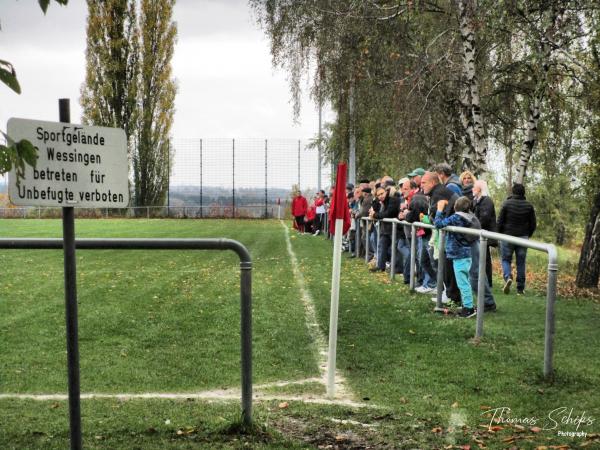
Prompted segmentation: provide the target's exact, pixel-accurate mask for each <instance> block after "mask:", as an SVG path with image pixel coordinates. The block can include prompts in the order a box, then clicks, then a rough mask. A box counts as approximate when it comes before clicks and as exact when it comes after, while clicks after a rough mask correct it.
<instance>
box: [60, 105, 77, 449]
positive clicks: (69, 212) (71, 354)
mask: <svg viewBox="0 0 600 450" xmlns="http://www.w3.org/2000/svg"><path fill="white" fill-rule="evenodd" d="M58 110H59V120H60V121H61V122H64V123H69V122H71V109H70V105H69V99H68V98H61V99H59V100H58ZM62 212H63V218H62V222H63V223H62V224H63V251H64V266H65V316H66V322H67V373H68V381H69V423H70V433H71V449H73V450H75V449H81V445H82V443H81V403H80V398H79V339H78V334H79V331H78V323H77V268H76V265H75V212H74V209H73V207H72V206H67V207H64V208H63V209H62Z"/></svg>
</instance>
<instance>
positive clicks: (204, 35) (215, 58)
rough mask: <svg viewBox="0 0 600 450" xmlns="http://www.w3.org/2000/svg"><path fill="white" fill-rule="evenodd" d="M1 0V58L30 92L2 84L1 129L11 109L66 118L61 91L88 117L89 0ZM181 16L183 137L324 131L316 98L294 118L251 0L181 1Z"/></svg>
mask: <svg viewBox="0 0 600 450" xmlns="http://www.w3.org/2000/svg"><path fill="white" fill-rule="evenodd" d="M1 2H2V10H1V11H0V21H1V22H0V24H1V26H2V30H1V31H0V59H3V60H7V61H10V62H11V63H12V64H13V65H14V66H15V68H16V70H17V75H18V78H19V81H20V83H21V89H22V91H23V92H22V94H21V95H17V94H15V93H14V92H12V91H11V90H10V89H8V88H7V87H6V86H4V85H3V84H0V129H3V130H5V129H6V122H7V120H8V119H9V118H10V117H22V118H28V119H36V120H49V121H58V101H57V99H58V98H70V99H71V121H72V122H78V123H80V122H81V120H80V118H81V107H80V106H79V92H80V87H81V84H82V83H83V81H84V76H85V26H86V17H87V6H86V3H85V1H83V0H70V1H69V4H68V6H66V7H62V6H60V5H58V4H57V3H55V2H51V4H50V7H49V8H48V12H47V14H46V16H44V14H43V13H42V11H41V10H40V8H39V6H38V2H37V1H35V0H18V1H17V0H1ZM174 20H175V21H176V22H177V25H178V42H177V44H176V46H175V55H174V58H173V72H174V76H175V78H176V80H177V84H178V92H177V97H176V100H175V105H176V112H175V121H174V125H173V129H172V136H173V137H174V138H189V137H224V138H225V137H235V138H294V139H304V138H310V137H313V136H315V135H316V133H317V129H318V114H317V111H316V108H315V105H314V104H312V103H311V102H310V100H309V99H308V96H306V98H305V100H304V102H303V108H302V114H301V117H300V123H299V124H294V121H293V117H292V105H291V103H290V94H289V88H288V84H287V80H286V74H285V73H283V72H282V71H281V70H276V69H273V68H272V66H271V57H270V54H269V43H268V40H267V38H266V37H265V35H264V33H263V31H262V30H260V29H259V28H258V26H257V25H256V24H255V20H254V18H253V17H252V14H251V11H250V8H249V7H248V6H247V3H246V1H245V0H179V1H178V2H177V4H176V6H175V12H174ZM330 116H331V113H330V112H326V113H325V116H324V120H327V119H328V118H330Z"/></svg>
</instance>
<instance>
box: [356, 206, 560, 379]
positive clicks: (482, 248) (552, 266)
mask: <svg viewBox="0 0 600 450" xmlns="http://www.w3.org/2000/svg"><path fill="white" fill-rule="evenodd" d="M357 221H358V222H360V220H357ZM362 221H364V223H365V224H366V232H365V261H366V262H368V255H369V227H368V222H376V220H373V219H369V218H368V217H363V218H362ZM383 221H384V222H390V223H391V224H392V239H391V241H392V242H391V246H392V248H391V250H392V251H391V261H390V279H391V280H394V277H395V263H396V245H397V244H396V234H397V233H396V228H397V226H398V225H403V226H409V227H410V228H411V243H410V289H411V291H414V289H415V279H416V240H417V239H416V237H417V236H416V232H417V229H418V228H427V229H430V230H435V229H436V228H435V226H433V225H430V224H426V223H422V222H413V223H410V222H406V221H401V220H398V219H383ZM439 232H440V234H439V241H438V245H439V258H438V270H437V302H436V310H437V311H443V304H442V293H443V289H444V282H443V280H444V267H445V261H446V253H445V250H444V247H445V237H446V233H447V232H450V233H460V234H466V235H470V236H477V237H479V267H478V285H477V325H476V330H475V338H477V339H479V338H481V337H482V336H483V316H484V314H483V313H484V291H485V283H486V278H487V277H486V273H485V260H486V257H487V251H488V239H494V240H497V241H501V242H507V243H510V244H514V245H518V246H521V247H526V248H531V249H533V250H539V251H542V252H544V253H547V254H548V287H547V292H546V323H545V337H544V376H545V377H546V378H548V377H550V376H551V375H552V372H553V367H552V359H553V353H554V333H555V317H554V306H555V303H556V283H557V277H558V253H557V251H556V247H555V246H554V245H553V244H546V243H543V242H536V241H531V240H529V239H523V238H519V237H515V236H509V235H506V234H501V233H494V232H491V231H487V230H475V229H472V228H463V227H454V226H448V227H445V228H441V229H439ZM377 233H378V238H379V227H378V230H377ZM359 238H360V234H358V233H357V240H360V239H359ZM378 240H379V239H378ZM357 255H358V253H357Z"/></svg>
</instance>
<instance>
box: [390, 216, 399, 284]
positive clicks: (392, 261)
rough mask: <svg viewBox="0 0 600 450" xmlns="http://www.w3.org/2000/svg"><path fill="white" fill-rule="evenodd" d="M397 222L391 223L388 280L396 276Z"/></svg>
mask: <svg viewBox="0 0 600 450" xmlns="http://www.w3.org/2000/svg"><path fill="white" fill-rule="evenodd" d="M397 226H398V223H397V222H393V223H392V256H391V258H390V280H394V278H395V277H396V228H397Z"/></svg>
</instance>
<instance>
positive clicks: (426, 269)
mask: <svg viewBox="0 0 600 450" xmlns="http://www.w3.org/2000/svg"><path fill="white" fill-rule="evenodd" d="M417 257H418V261H419V267H420V268H421V273H422V274H423V282H422V283H421V285H422V286H424V287H426V288H432V289H433V288H435V287H436V285H437V271H436V270H435V269H434V268H433V264H431V259H430V258H429V238H428V237H426V236H421V237H418V238H417Z"/></svg>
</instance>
